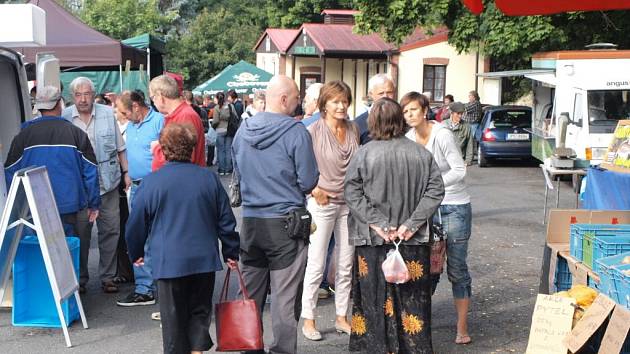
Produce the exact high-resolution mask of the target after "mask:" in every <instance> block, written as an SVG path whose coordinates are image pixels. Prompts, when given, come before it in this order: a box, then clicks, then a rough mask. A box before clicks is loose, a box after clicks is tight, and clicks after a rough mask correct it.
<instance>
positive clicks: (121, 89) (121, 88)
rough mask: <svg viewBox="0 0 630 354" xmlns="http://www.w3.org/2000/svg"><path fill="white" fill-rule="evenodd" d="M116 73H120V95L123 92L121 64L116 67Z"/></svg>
mask: <svg viewBox="0 0 630 354" xmlns="http://www.w3.org/2000/svg"><path fill="white" fill-rule="evenodd" d="M118 72H119V73H120V93H122V92H123V82H122V80H123V77H122V64H121V65H118Z"/></svg>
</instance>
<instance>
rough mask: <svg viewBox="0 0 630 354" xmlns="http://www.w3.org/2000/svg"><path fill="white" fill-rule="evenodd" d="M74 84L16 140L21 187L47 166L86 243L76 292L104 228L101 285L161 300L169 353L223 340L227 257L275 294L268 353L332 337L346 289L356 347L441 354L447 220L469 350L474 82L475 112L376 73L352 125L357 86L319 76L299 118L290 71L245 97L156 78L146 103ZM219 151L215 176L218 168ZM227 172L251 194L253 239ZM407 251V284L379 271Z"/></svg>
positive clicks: (41, 100)
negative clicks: (438, 306) (331, 308)
mask: <svg viewBox="0 0 630 354" xmlns="http://www.w3.org/2000/svg"><path fill="white" fill-rule="evenodd" d="M69 86H70V87H69V90H70V96H71V97H72V101H73V102H71V103H72V105H68V106H67V107H64V106H65V105H66V104H65V102H63V99H62V95H61V89H59V88H57V87H54V86H46V87H44V88H41V89H40V90H39V91H38V92H37V93H36V96H35V99H34V109H35V110H36V111H38V112H39V115H40V117H38V118H36V119H34V120H31V121H28V122H27V123H25V124H24V125H23V127H22V130H21V132H20V133H19V134H18V135H17V136H16V137H15V138H14V140H13V142H12V144H11V147H10V151H9V155H8V158H7V160H6V161H5V171H6V178H7V182H8V183H7V185H8V186H9V185H10V183H11V180H12V178H13V176H14V174H15V172H16V171H18V170H19V169H21V168H24V167H26V166H32V165H44V166H46V167H47V168H48V173H49V176H50V180H51V184H52V187H53V193H54V195H55V199H56V202H57V208H58V210H59V213H60V217H61V220H62V223H63V225H64V231H65V232H66V235H68V236H71V235H72V236H77V237H79V239H80V240H81V247H80V276H79V285H80V292H81V293H85V292H86V291H87V283H88V279H89V274H88V270H87V264H88V254H89V245H90V239H91V235H92V228H93V225H94V224H96V228H97V230H98V251H99V256H100V257H99V265H98V274H99V278H100V284H101V288H102V291H104V292H106V293H117V292H118V291H119V285H120V284H121V283H126V282H133V283H134V284H135V287H134V290H133V291H132V292H131V293H130V294H128V295H126V296H124V297H122V298H120V299H118V301H117V304H118V305H119V306H126V307H130V306H140V305H151V304H155V303H156V298H157V299H159V307H160V312H157V313H154V314H153V315H152V318H153V319H157V320H161V321H162V335H163V346H164V352H167V353H188V352H193V353H195V352H202V351H206V350H209V349H210V348H211V347H212V345H213V343H212V340H211V338H210V335H209V326H210V318H211V308H212V292H213V289H214V281H215V276H214V274H215V272H217V271H220V270H221V269H222V263H225V264H226V265H227V266H228V267H230V268H232V269H235V268H236V267H237V266H238V267H240V269H241V271H242V274H243V278H244V281H245V286H246V288H247V291H248V293H249V294H250V296H251V298H252V299H254V300H255V302H256V304H257V306H258V309H259V310H260V311H261V313H262V311H263V310H264V308H265V306H266V305H267V304H268V301H267V300H268V297H269V296H270V295H269V294H273V301H272V306H271V310H270V312H271V320H272V328H271V331H272V333H273V338H274V339H273V342H272V343H269V344H268V349H267V350H268V352H270V353H296V352H297V336H298V323H299V319H300V317H301V318H302V320H303V326H302V328H301V333H302V335H303V336H304V337H305V338H306V339H308V340H313V341H318V340H321V339H323V335H322V332H320V330H321V329H322V327H323V326H325V325H323V324H321V323H316V321H315V318H316V311H317V302H318V299H320V298H325V297H328V296H330V295H331V294H332V291H331V290H332V289H334V301H335V315H336V318H335V324H334V328H335V330H336V331H337V332H338V333H341V334H345V335H348V336H349V350H350V351H359V352H378V353H381V352H382V353H432V352H433V349H432V341H431V296H432V294H433V293H434V292H435V291H436V287H437V284H438V282H439V280H440V274H439V273H438V274H432V273H431V272H430V271H429V270H430V267H431V266H430V255H431V245H432V242H433V237H432V236H433V235H432V232H433V231H432V230H433V227H432V225H434V224H435V225H438V224H439V225H441V226H442V228H443V229H444V230H445V232H446V234H447V235H448V236H447V248H446V250H447V251H446V253H447V266H446V269H447V275H448V279H449V281H450V282H451V284H452V294H453V297H454V305H455V308H456V312H457V322H456V333H455V336H454V343H455V344H468V343H470V342H471V340H472V339H471V337H470V335H469V332H468V325H467V315H468V310H469V305H470V297H471V296H472V289H471V283H472V281H471V277H470V274H469V271H468V267H467V262H466V258H467V253H468V240H469V238H470V236H471V219H472V209H471V203H470V197H469V195H468V193H467V190H466V184H465V180H464V179H465V175H466V166H467V165H470V164H471V162H472V159H473V138H472V135H473V132H474V130H475V125H476V124H478V123H479V120H480V119H481V112H482V110H481V105H480V103H479V97H478V95H477V94H476V92H474V91H472V92H471V93H470V97H469V102H468V103H466V104H463V103H460V102H456V101H455V100H454V98H453V96H451V95H446V96H445V98H444V104H443V105H442V106H440V107H437V108H431V107H430V101H429V98H428V97H427V95H425V94H421V93H418V92H409V93H407V94H405V95H404V96H402V98H401V100H400V102H397V101H395V100H394V97H395V95H396V87H395V84H394V82H393V81H392V80H391V79H390V78H389V77H388V76H387V75H385V74H377V75H375V76H374V77H372V78H371V79H370V80H369V83H368V97H366V98H365V99H364V101H367V102H371V105H370V106H369V107H367V108H366V110H365V112H363V113H362V114H360V115H358V116H357V117H356V118H354V119H351V118H350V117H349V113H348V110H349V107H350V105H351V104H352V101H353V97H352V91H351V89H350V87H349V86H348V85H347V84H346V83H344V82H343V81H331V82H327V83H323V84H313V85H311V86H310V87H309V88H308V89H307V90H306V95H305V97H304V99H303V101H302V109H301V110H298V109H297V108H298V106H299V104H300V100H301V98H300V94H299V90H298V87H297V85H296V83H295V82H294V81H293V79H291V78H289V77H286V76H282V75H278V76H275V77H273V78H272V79H271V81H270V82H269V85H268V87H267V89H266V90H264V91H263V90H259V91H257V92H255V94H254V95H253V97H252V99H251V102H243V101H242V100H241V99H240V98H239V96H238V94H237V93H236V92H235V91H233V90H230V91H228V92H226V93H223V92H219V93H217V94H215V95H214V96H210V95H205V96H203V97H201V96H194V95H193V94H192V93H191V92H190V91H183V92H182V91H181V89H180V87H179V85H178V83H177V81H176V80H175V79H173V78H172V77H170V76H167V75H162V76H158V77H156V78H154V79H152V80H151V82H150V84H149V92H148V93H149V94H148V97H145V95H144V93H143V92H142V91H125V92H122V93H120V94H117V95H114V94H108V95H97V94H96V92H95V88H94V83H93V82H92V81H90V80H89V79H87V78H85V77H79V78H76V79H75V80H74V81H72V83H71V84H70V85H69ZM248 103H249V104H248ZM298 111H300V112H299V119H296V115H298V114H296V112H298ZM215 148H216V161H217V163H218V168H217V172H218V175H217V174H215V173H214V172H211V170H210V169H208V168H207V167H208V166H211V165H213V164H214V161H215V153H214V152H215ZM227 175H233V180H234V181H236V182H237V183H238V184H239V186H240V194H241V200H242V222H241V223H240V232H236V225H237V222H236V219H235V217H234V214H233V211H232V208H231V206H230V198H229V196H228V194H227V192H226V190H225V189H224V188H223V185H222V184H221V179H220V177H221V176H227ZM304 215H309V216H310V217H308V218H303V217H302V216H304ZM311 218H312V223H313V224H314V225H315V227H313V228H311ZM296 220H297V221H296ZM300 220H307V222H308V225H299V223H300V222H302V221H300ZM291 222H294V223H295V222H297V223H298V225H297V226H298V227H297V228H290V227H288V225H289V223H291ZM302 226H304V227H302ZM291 229H294V230H299V231H296V232H292V231H290V230H291ZM312 229H314V230H312ZM311 231H313V232H311ZM219 241H220V242H219ZM394 244H396V245H394ZM394 248H396V249H398V250H399V252H400V253H401V255H402V257H403V258H404V260H405V264H406V266H407V268H408V271H409V275H410V277H409V280H408V281H407V282H405V283H404V284H393V283H389V282H387V281H386V279H385V277H384V275H383V272H382V271H381V264H382V263H383V261H384V260H385V258H386V257H387V254H388V252H389V251H390V250H392V249H394ZM219 249H220V250H221V251H219ZM221 258H222V260H221ZM350 308H351V311H350V312H351V317H350V318H348V312H349V310H350ZM258 352H260V353H263V352H264V351H263V350H260V351H258ZM250 353H257V352H250Z"/></svg>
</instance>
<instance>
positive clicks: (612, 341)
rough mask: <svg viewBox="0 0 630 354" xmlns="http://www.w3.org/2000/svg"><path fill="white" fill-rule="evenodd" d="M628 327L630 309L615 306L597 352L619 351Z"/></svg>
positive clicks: (615, 353) (629, 327)
mask: <svg viewBox="0 0 630 354" xmlns="http://www.w3.org/2000/svg"><path fill="white" fill-rule="evenodd" d="M628 329H630V311H628V310H626V309H625V308H623V307H621V306H615V310H614V311H613V314H612V317H611V318H610V321H609V322H608V328H606V334H604V339H602V345H601V347H599V354H611V353H614V354H617V353H620V352H621V347H622V346H623V343H624V342H625V341H626V336H627V335H628Z"/></svg>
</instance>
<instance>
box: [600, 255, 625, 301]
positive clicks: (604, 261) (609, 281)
mask: <svg viewBox="0 0 630 354" xmlns="http://www.w3.org/2000/svg"><path fill="white" fill-rule="evenodd" d="M627 256H630V252H626V253H622V254H618V255H616V256H611V257H604V258H600V259H598V260H596V261H595V263H594V264H593V268H594V270H595V272H596V273H597V274H598V275H599V279H600V281H601V282H600V290H601V292H602V293H604V294H606V295H608V297H610V298H611V299H613V300H615V301H616V302H617V303H621V302H620V300H619V295H618V294H617V290H616V287H615V286H614V284H613V282H614V279H613V268H616V267H619V266H621V265H622V263H621V261H623V259H624V258H625V257H627Z"/></svg>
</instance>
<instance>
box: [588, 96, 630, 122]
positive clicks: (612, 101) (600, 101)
mask: <svg viewBox="0 0 630 354" xmlns="http://www.w3.org/2000/svg"><path fill="white" fill-rule="evenodd" d="M587 100H588V120H589V123H590V125H591V126H596V125H612V126H617V121H618V120H620V119H628V118H630V90H598V91H588V94H587Z"/></svg>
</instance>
